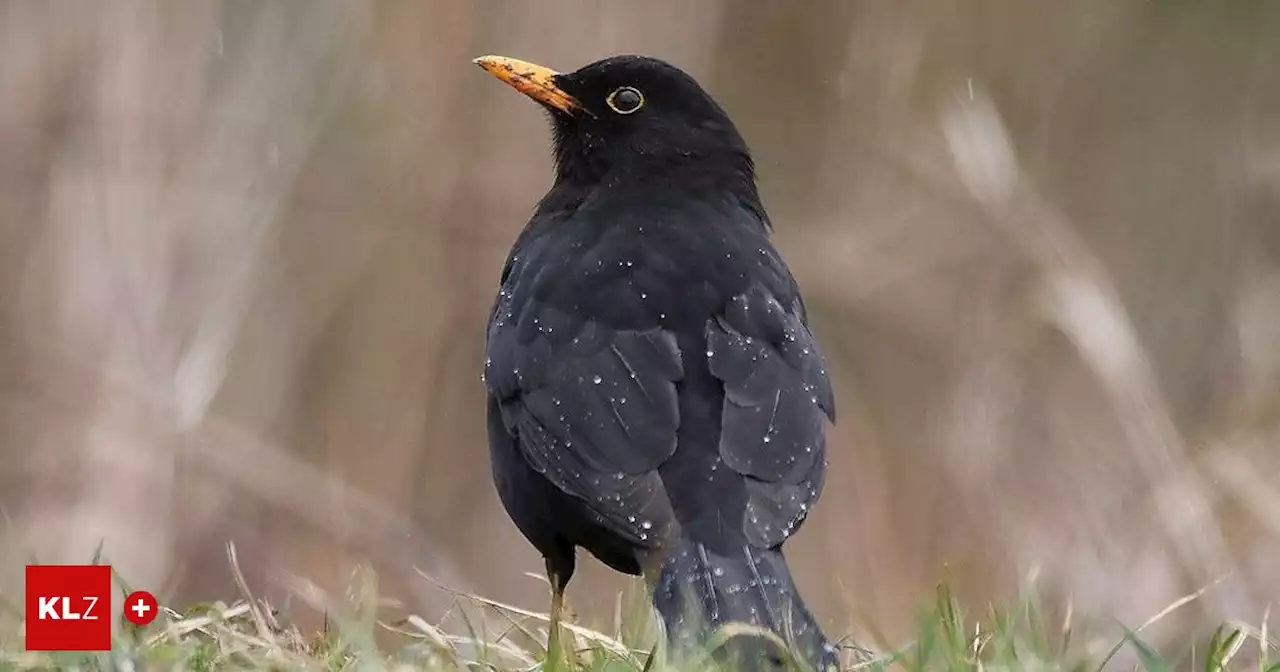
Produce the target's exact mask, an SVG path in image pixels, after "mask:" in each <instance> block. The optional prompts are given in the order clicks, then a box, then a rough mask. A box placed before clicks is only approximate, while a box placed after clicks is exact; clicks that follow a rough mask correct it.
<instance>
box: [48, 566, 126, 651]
mask: <svg viewBox="0 0 1280 672" xmlns="http://www.w3.org/2000/svg"><path fill="white" fill-rule="evenodd" d="M110 649H111V567H109V566H107V565H83V566H77V565H27V650H28V651H108V650H110Z"/></svg>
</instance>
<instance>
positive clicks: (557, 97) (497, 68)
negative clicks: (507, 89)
mask: <svg viewBox="0 0 1280 672" xmlns="http://www.w3.org/2000/svg"><path fill="white" fill-rule="evenodd" d="M473 62H474V63H475V64H476V65H478V66H480V67H481V68H484V71H485V72H487V73H489V74H491V75H493V76H494V77H497V78H498V79H501V80H502V81H504V82H506V83H507V84H509V85H511V87H512V88H514V89H515V90H516V91H519V92H520V93H523V94H524V95H526V96H529V97H530V98H532V99H534V100H536V101H538V102H539V103H542V104H543V105H546V106H548V107H552V108H555V109H557V110H560V111H561V112H564V113H566V114H573V113H574V112H577V111H578V110H581V109H582V103H580V102H578V100H577V99H576V98H574V97H573V96H571V95H569V94H567V93H565V92H564V90H563V89H561V88H560V87H559V86H557V85H556V80H555V78H556V76H557V75H559V74H560V73H558V72H556V71H555V70H552V69H551V68H548V67H544V66H541V65H536V64H534V63H528V62H525V61H521V60H518V59H515V58H507V57H506V56H481V57H480V58H477V59H475V60H474V61H473Z"/></svg>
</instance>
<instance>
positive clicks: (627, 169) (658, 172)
mask: <svg viewBox="0 0 1280 672" xmlns="http://www.w3.org/2000/svg"><path fill="white" fill-rule="evenodd" d="M573 158H574V159H576V160H570V157H564V156H557V157H556V179H555V185H554V186H553V187H552V192H559V193H561V194H565V195H566V196H568V195H577V197H578V198H580V199H581V200H585V199H586V198H587V197H588V196H590V195H591V194H593V193H595V192H596V191H597V190H598V189H602V188H604V189H612V188H617V187H620V186H625V185H628V184H638V183H646V184H650V185H662V184H670V185H679V186H681V187H682V188H694V189H697V190H701V191H704V192H706V193H707V195H708V196H713V195H720V196H728V195H732V196H736V197H738V198H740V199H743V200H747V201H758V200H759V192H758V191H757V188H756V175H755V165H754V164H753V162H752V160H751V156H750V155H749V154H747V153H746V152H739V151H730V150H713V151H711V152H708V151H696V152H695V151H682V150H679V149H671V150H664V151H657V152H650V153H643V154H640V153H637V154H633V155H630V156H628V157H626V159H625V160H621V161H607V160H592V157H590V156H581V155H579V156H577V157H573Z"/></svg>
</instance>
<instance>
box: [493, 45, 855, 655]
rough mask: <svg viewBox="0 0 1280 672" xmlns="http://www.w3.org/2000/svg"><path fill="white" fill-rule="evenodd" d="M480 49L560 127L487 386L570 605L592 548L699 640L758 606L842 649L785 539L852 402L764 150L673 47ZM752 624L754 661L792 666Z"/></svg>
mask: <svg viewBox="0 0 1280 672" xmlns="http://www.w3.org/2000/svg"><path fill="white" fill-rule="evenodd" d="M477 63H479V64H480V65H481V66H482V67H484V68H485V69H486V70H488V71H489V72H491V73H492V74H494V75H496V76H498V77H500V78H501V79H503V80H504V81H506V82H508V83H510V84H511V85H512V86H514V87H516V88H517V89H519V90H520V91H522V92H524V93H526V94H527V95H529V96H530V97H532V98H534V99H535V100H538V101H539V102H540V103H542V104H543V106H544V107H545V108H546V109H547V110H548V111H549V112H550V115H551V120H552V128H553V137H554V147H555V152H554V156H555V166H556V175H555V184H554V186H553V187H552V188H551V190H550V191H549V192H548V193H547V194H546V196H545V197H544V198H543V199H542V201H541V202H540V203H539V204H538V207H537V210H536V212H535V213H534V215H533V218H532V219H531V220H530V221H529V223H528V224H527V225H526V226H525V228H524V230H523V232H522V233H521V234H520V236H519V238H518V239H517V241H516V243H515V245H514V247H513V249H512V251H511V254H510V256H509V258H508V260H507V263H506V266H505V268H504V269H503V272H502V279H501V290H500V292H499V295H498V298H497V301H496V303H495V305H494V307H493V312H492V315H491V319H490V322H489V328H488V340H487V355H488V359H487V361H486V364H485V380H486V386H487V390H488V395H489V397H488V404H489V434H490V445H491V453H492V464H493V477H494V481H495V483H496V485H497V489H498V492H499V494H500V496H501V498H502V502H503V504H504V506H505V507H506V509H507V511H508V513H509V514H510V515H511V517H512V519H513V520H514V522H515V523H516V525H517V526H518V527H519V528H520V530H521V531H522V532H523V533H524V535H525V536H526V537H527V538H528V539H529V541H530V542H531V543H532V544H533V545H534V546H535V547H536V548H537V549H538V550H539V551H540V552H541V553H542V554H543V556H544V557H545V558H546V564H547V572H548V575H549V578H550V579H551V581H552V586H553V608H552V612H553V616H558V610H559V605H560V602H559V600H560V597H561V592H562V591H563V588H564V586H565V584H567V583H568V581H569V579H570V578H571V577H572V575H573V571H574V566H575V564H574V556H575V547H579V546H580V547H582V548H585V549H587V550H588V551H589V552H591V553H592V554H593V555H595V556H596V557H597V558H599V559H600V560H602V561H603V562H605V563H606V564H608V565H609V566H610V567H612V568H614V569H615V570H618V571H620V572H626V573H629V574H642V573H643V574H644V575H645V576H646V578H647V579H648V581H649V584H650V586H651V588H652V591H653V597H654V604H655V606H656V607H657V609H658V611H659V612H660V614H661V616H662V618H663V620H664V623H665V626H666V629H667V633H668V636H669V638H670V640H671V642H672V643H673V644H674V645H675V648H676V649H677V650H687V649H686V645H688V644H693V643H702V642H705V641H706V639H707V637H708V636H709V634H710V633H711V632H712V627H711V626H718V625H722V624H724V623H728V622H732V621H743V622H747V623H751V624H755V625H758V626H761V627H763V628H765V629H767V630H769V631H772V632H773V633H775V634H777V635H778V636H780V637H781V638H783V639H785V640H787V641H788V642H790V643H791V644H792V645H793V646H794V647H795V650H797V651H799V652H800V654H801V658H802V660H803V661H804V662H805V663H806V665H808V666H810V667H820V666H826V665H827V664H830V663H831V662H832V661H833V654H832V649H831V647H830V646H829V644H828V642H827V640H826V638H825V637H824V635H823V634H822V631H821V629H820V628H819V626H818V625H817V623H816V622H815V620H814V618H813V617H812V615H811V614H810V613H809V611H808V610H807V608H805V606H804V603H803V601H802V600H801V599H800V596H799V595H798V593H797V592H796V588H795V584H794V582H793V580H792V577H791V575H790V573H789V571H788V569H787V565H786V561H785V559H784V558H783V555H782V544H783V542H784V541H785V540H786V539H787V538H788V537H789V536H790V535H791V534H792V533H794V532H795V531H796V530H797V529H798V528H799V527H800V525H801V524H802V523H803V522H804V520H805V517H806V515H807V513H808V512H809V510H810V508H811V507H812V506H813V505H814V503H815V502H816V501H817V499H818V497H819V494H820V493H821V491H822V485H823V479H824V475H825V472H826V457H825V444H824V429H825V423H826V422H827V421H828V420H832V421H834V409H835V406H834V399H833V395H832V391H831V386H830V383H829V381H828V377H827V373H826V369H825V365H824V363H823V359H822V356H821V355H820V354H819V351H818V347H817V344H816V343H815V341H814V337H813V335H812V333H811V332H810V329H809V326H808V319H807V316H806V313H805V307H804V302H803V301H802V299H801V297H800V292H799V289H798V287H797V285H796V282H795V280H794V279H793V277H792V275H791V272H790V271H789V270H788V268H787V266H786V264H785V263H783V261H782V259H781V257H780V256H779V254H778V252H777V251H776V250H775V249H774V247H773V245H772V244H771V243H770V233H771V225H770V222H769V219H768V216H767V215H766V213H765V210H764V207H763V206H762V205H761V201H760V197H759V194H758V193H757V189H756V183H755V169H754V165H753V163H752V159H751V156H750V153H749V151H748V148H747V146H746V143H745V142H744V141H743V139H742V137H741V136H740V135H739V133H738V131H737V130H736V129H735V127H734V125H733V123H732V122H731V121H730V120H729V118H728V116H727V115H726V114H725V113H724V111H723V110H722V109H721V108H720V106H719V105H717V104H716V102H715V101H713V100H712V99H711V97H710V96H709V95H707V94H706V93H705V92H704V91H703V89H702V88H701V87H700V86H699V85H698V84H697V83H696V82H695V81H694V80H693V79H692V78H691V77H690V76H688V75H687V74H685V73H684V72H682V71H680V70H679V69H677V68H675V67H673V66H671V65H668V64H666V63H664V62H662V61H659V60H656V59H652V58H646V57H637V56H620V57H614V58H609V59H606V60H603V61H599V62H597V63H593V64H591V65H588V66H586V67H584V68H582V69H580V70H578V71H576V72H572V73H566V74H560V73H556V72H554V71H551V70H548V69H546V68H543V67H541V66H535V65H532V64H529V63H525V62H522V61H516V60H514V59H507V58H501V57H484V58H481V59H477ZM554 632H555V627H554V626H553V633H554ZM742 639H744V640H751V641H750V643H743V642H738V640H733V641H735V642H737V643H735V644H731V645H729V646H726V647H725V649H726V650H727V651H729V652H730V653H732V652H733V651H735V650H736V651H737V652H739V653H742V654H744V655H745V656H746V659H745V662H743V661H740V662H739V665H743V666H746V667H747V668H748V669H751V668H757V667H758V668H762V669H764V668H769V667H771V666H776V665H778V664H780V660H779V658H778V656H777V654H776V652H774V651H775V650H774V649H771V648H769V647H770V646H771V645H768V644H767V643H766V640H765V639H755V640H753V639H752V638H749V637H748V638H742ZM740 669H741V668H740Z"/></svg>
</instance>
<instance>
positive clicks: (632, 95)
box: [604, 86, 644, 114]
mask: <svg viewBox="0 0 1280 672" xmlns="http://www.w3.org/2000/svg"><path fill="white" fill-rule="evenodd" d="M604 102H606V103H608V104H609V108H610V109H612V110H613V111H614V112H617V113H618V114H631V113H632V112H635V111H636V110H639V109H640V108H642V107H644V94H643V93H640V90H639V89H634V88H632V87H630V86H624V87H622V88H619V89H615V90H614V92H613V93H611V94H609V97H608V98H605V100H604Z"/></svg>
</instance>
